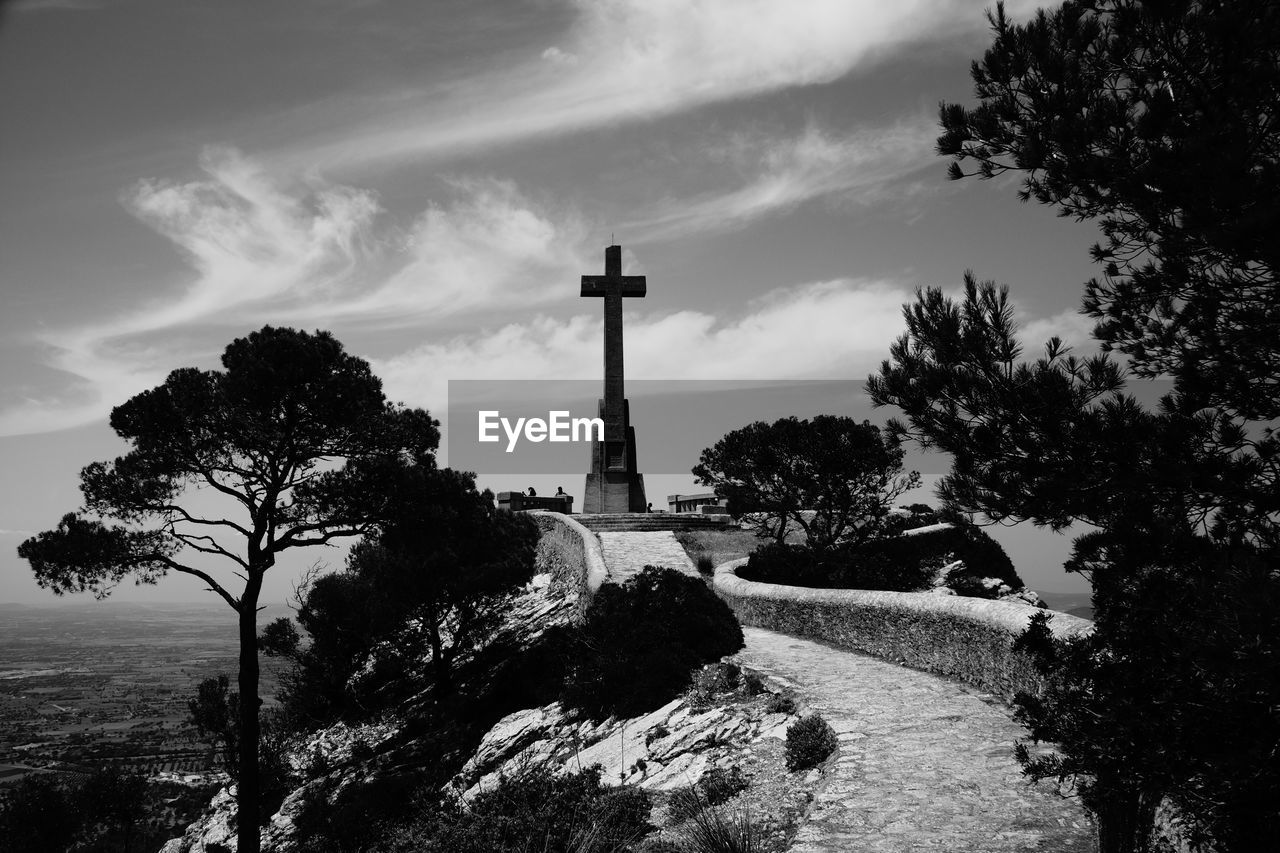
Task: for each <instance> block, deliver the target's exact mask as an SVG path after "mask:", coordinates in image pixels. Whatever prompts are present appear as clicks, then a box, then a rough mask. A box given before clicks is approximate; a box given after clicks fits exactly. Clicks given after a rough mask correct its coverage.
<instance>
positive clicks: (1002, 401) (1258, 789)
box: [868, 276, 1280, 853]
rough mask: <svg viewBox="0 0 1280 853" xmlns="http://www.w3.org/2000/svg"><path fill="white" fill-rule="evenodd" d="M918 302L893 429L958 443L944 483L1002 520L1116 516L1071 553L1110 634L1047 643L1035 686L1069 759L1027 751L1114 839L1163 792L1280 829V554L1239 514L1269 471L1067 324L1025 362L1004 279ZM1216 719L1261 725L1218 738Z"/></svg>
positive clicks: (899, 348) (896, 364) (1042, 773)
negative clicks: (1155, 401) (1211, 730)
mask: <svg viewBox="0 0 1280 853" xmlns="http://www.w3.org/2000/svg"><path fill="white" fill-rule="evenodd" d="M904 313H905V316H906V321H907V334H906V335H904V336H903V337H902V338H901V339H900V340H899V341H897V342H896V343H895V344H894V345H893V348H892V350H891V358H890V360H888V361H886V362H885V363H884V365H883V366H882V368H881V370H880V373H879V374H878V375H876V376H873V377H871V379H870V380H869V381H868V391H869V393H870V395H871V398H872V400H873V401H875V402H876V403H877V404H892V405H896V406H898V407H899V408H900V409H901V410H902V411H903V413H904V414H905V416H906V423H903V422H899V421H893V422H891V423H890V429H891V430H893V431H894V432H895V434H897V435H900V436H904V437H909V438H912V439H914V440H916V441H918V442H920V443H921V444H922V445H924V446H926V447H933V448H937V449H940V450H944V451H946V452H948V453H950V454H951V456H952V469H951V472H950V473H949V474H948V475H947V477H946V478H944V479H943V481H942V482H941V483H940V485H939V488H938V492H939V496H940V497H942V498H943V499H944V501H946V502H947V504H948V505H949V506H950V507H952V508H955V509H958V510H961V511H964V512H976V513H982V514H984V515H985V516H987V517H988V518H991V519H997V520H1011V521H1022V520H1030V521H1032V522H1034V523H1036V524H1039V525H1045V526H1049V527H1051V528H1054V529H1059V530H1061V529H1065V528H1066V527H1068V526H1070V525H1071V524H1073V523H1076V522H1081V521H1083V522H1087V523H1089V524H1092V525H1095V526H1097V527H1098V528H1099V530H1097V531H1095V532H1092V533H1089V534H1087V535H1085V536H1082V537H1080V538H1078V539H1077V540H1076V543H1075V548H1074V551H1073V556H1072V559H1071V561H1070V562H1069V563H1068V564H1067V568H1068V570H1070V571H1077V572H1080V573H1082V574H1084V575H1085V576H1086V577H1088V578H1089V579H1090V580H1091V582H1092V584H1093V587H1094V605H1095V618H1096V632H1095V635H1094V637H1093V638H1092V639H1091V640H1090V641H1088V643H1084V644H1080V645H1079V646H1078V647H1077V648H1076V649H1075V650H1074V651H1073V652H1071V653H1064V654H1063V655H1061V656H1055V655H1050V654H1041V655H1040V656H1039V660H1040V662H1041V663H1042V664H1043V669H1044V672H1045V674H1046V675H1047V676H1048V678H1049V682H1048V685H1049V686H1048V688H1047V689H1046V692H1045V695H1044V696H1042V697H1022V698H1021V699H1020V700H1019V702H1020V705H1021V707H1022V715H1023V720H1024V722H1026V723H1027V724H1028V725H1029V727H1030V728H1031V731H1032V734H1033V735H1034V736H1035V737H1037V738H1046V739H1053V740H1056V741H1058V742H1059V743H1060V744H1061V747H1060V748H1061V754H1062V758H1061V760H1051V761H1044V760H1038V759H1036V760H1032V759H1030V756H1029V755H1028V754H1027V753H1025V752H1024V753H1023V758H1024V759H1026V763H1025V766H1026V768H1027V770H1028V771H1029V772H1030V773H1031V774H1032V775H1034V776H1037V777H1041V778H1043V777H1046V776H1057V777H1060V778H1062V779H1064V780H1066V779H1071V780H1073V781H1074V782H1076V784H1077V787H1078V790H1079V791H1080V793H1081V796H1082V798H1083V801H1084V803H1085V805H1086V806H1087V807H1088V808H1089V809H1090V811H1091V812H1093V814H1094V815H1095V816H1096V818H1097V820H1098V824H1099V838H1100V842H1101V846H1102V850H1103V851H1104V853H1111V852H1112V851H1136V850H1141V849H1143V845H1144V844H1145V842H1146V833H1148V832H1149V831H1150V828H1151V820H1152V817H1153V815H1154V812H1155V809H1156V807H1157V806H1158V805H1159V803H1160V801H1161V800H1162V799H1163V798H1165V797H1169V798H1171V799H1173V800H1174V801H1175V802H1177V803H1178V804H1179V805H1180V806H1183V807H1184V808H1185V809H1186V811H1187V814H1188V816H1189V817H1190V818H1191V819H1192V821H1193V822H1194V823H1196V824H1197V825H1198V826H1199V827H1200V828H1201V829H1202V830H1204V831H1205V832H1206V833H1208V834H1210V835H1212V836H1213V837H1215V838H1217V839H1219V840H1220V841H1223V842H1224V843H1228V847H1227V849H1230V850H1264V849H1269V846H1270V845H1273V844H1275V843H1280V813H1277V810H1276V809H1275V808H1274V806H1272V807H1268V808H1263V809H1262V810H1261V811H1258V810H1257V808H1255V807H1256V806H1258V805H1259V804H1263V803H1267V802H1272V803H1274V802H1275V801H1276V797H1277V796H1278V795H1280V776H1277V774H1276V772H1275V771H1274V762H1273V761H1272V759H1271V757H1270V756H1271V755H1272V754H1274V751H1275V749H1276V748H1280V718H1276V716H1275V715H1274V713H1272V712H1271V711H1268V710H1266V709H1268V708H1274V707H1277V706H1280V690H1278V689H1277V688H1276V687H1275V685H1276V684H1280V669H1278V668H1277V664H1276V661H1277V660H1280V656H1278V655H1277V654H1276V650H1277V648H1280V622H1278V621H1277V619H1276V618H1275V615H1274V612H1273V611H1272V610H1271V609H1270V608H1273V607H1274V603H1275V601H1276V600H1277V596H1280V578H1277V576H1276V574H1275V572H1274V569H1273V568H1271V566H1273V565H1274V561H1275V558H1276V556H1277V555H1276V553H1275V550H1274V549H1270V548H1268V547H1267V546H1266V544H1265V543H1266V542H1267V541H1269V539H1270V531H1267V530H1265V529H1262V525H1261V524H1259V521H1260V519H1259V518H1258V517H1257V516H1254V517H1253V520H1252V522H1251V523H1250V524H1249V525H1248V526H1246V525H1244V524H1241V517H1240V516H1238V515H1233V514H1232V510H1233V507H1234V506H1236V505H1237V504H1236V503H1235V502H1236V501H1237V500H1238V499H1239V496H1240V495H1247V494H1250V493H1253V494H1255V495H1257V496H1258V497H1259V499H1262V498H1263V497H1265V496H1264V495H1263V492H1264V490H1265V488H1266V485H1265V479H1266V476H1267V474H1265V473H1263V474H1262V475H1261V477H1260V478H1259V476H1258V468H1257V466H1256V465H1255V464H1254V463H1253V461H1252V460H1250V459H1248V458H1247V457H1244V456H1241V455H1238V454H1233V453H1231V452H1229V451H1228V452H1224V450H1223V448H1222V433H1221V430H1220V421H1219V420H1218V419H1216V418H1215V417H1213V415H1212V413H1208V414H1197V415H1187V414H1184V413H1182V412H1181V411H1180V410H1179V407H1178V405H1177V402H1176V400H1171V399H1166V400H1165V401H1164V403H1163V404H1162V406H1161V408H1160V409H1159V410H1157V411H1155V412H1152V411H1148V410H1146V409H1144V408H1143V407H1142V406H1141V405H1139V403H1138V402H1137V401H1136V400H1135V399H1134V398H1133V397H1131V396H1129V395H1127V394H1125V393H1124V378H1123V376H1122V375H1121V373H1120V371H1119V369H1118V367H1117V366H1116V365H1115V364H1114V363H1113V362H1111V361H1110V360H1109V359H1108V358H1107V357H1105V356H1096V357H1094V358H1090V359H1085V360H1079V359H1076V358H1075V357H1073V356H1071V355H1070V354H1069V353H1068V352H1067V351H1066V350H1065V348H1064V347H1062V345H1061V343H1060V342H1058V341H1057V340H1053V341H1051V342H1050V343H1049V344H1048V345H1047V347H1046V350H1045V354H1044V356H1043V357H1042V358H1040V359H1038V360H1037V361H1035V362H1033V363H1028V362H1023V361H1021V360H1020V356H1021V350H1020V347H1019V345H1018V343H1017V340H1016V338H1015V332H1016V329H1015V328H1014V324H1013V320H1012V308H1011V306H1010V305H1009V303H1008V295H1007V290H1004V289H997V288H996V287H995V286H994V285H993V284H991V283H989V282H988V283H985V284H983V285H978V284H977V283H976V282H975V281H974V280H973V278H972V276H968V277H966V281H965V297H964V299H963V300H962V301H961V302H960V303H956V302H953V301H952V300H949V299H947V298H945V297H943V295H942V294H941V292H940V291H937V290H928V291H925V292H923V293H921V294H919V295H918V297H917V301H916V303H915V304H913V305H910V306H907V309H906V311H905V312H904ZM1259 479H1261V480H1262V482H1259ZM1224 516H1225V518H1224ZM1251 529H1252V530H1255V531H1257V532H1258V533H1259V534H1261V535H1258V536H1256V537H1249V538H1247V535H1248V533H1249V532H1250V530H1251ZM1242 578H1247V579H1248V580H1249V582H1250V583H1244V582H1243V581H1242ZM1250 584H1252V591H1250V592H1246V589H1248V588H1249V587H1250ZM1169 585H1173V586H1174V587H1181V588H1184V589H1185V590H1194V591H1195V593H1194V594H1190V595H1173V594H1171V593H1170V591H1169ZM1215 602H1216V603H1215ZM1211 604H1212V607H1211V606H1210V605H1211ZM1232 611H1234V615H1232V616H1230V617H1229V618H1225V617H1227V614H1229V613H1232ZM1207 613H1212V614H1214V615H1213V617H1212V618H1206V614H1207ZM1219 618H1223V619H1224V621H1221V622H1219V621H1218V619H1219ZM1242 624H1243V625H1248V626H1249V629H1248V630H1247V631H1246V632H1245V633H1246V634H1247V635H1248V636H1249V637H1250V640H1249V641H1248V642H1246V643H1243V644H1242V645H1241V644H1237V641H1239V640H1240V639H1241V636H1240V635H1241V631H1240V628H1239V626H1240V625H1242ZM1175 625H1179V626H1181V630H1182V631H1184V632H1185V636H1183V637H1179V638H1178V641H1177V642H1174V641H1171V635H1172V633H1174V631H1173V628H1172V626H1175ZM1042 645H1043V644H1042ZM1230 648H1235V649H1236V651H1235V652H1234V653H1228V652H1227V649H1230ZM1208 650H1212V651H1208ZM1187 679H1191V681H1190V682H1188V681H1187ZM1214 719H1217V720H1220V721H1222V722H1223V724H1227V722H1228V721H1241V724H1246V723H1247V725H1248V726H1249V727H1250V734H1249V736H1248V737H1247V738H1242V737H1232V738H1226V737H1221V738H1219V737H1215V738H1206V737H1205V731H1204V726H1205V725H1208V724H1211V723H1212V721H1213V720H1214ZM1228 743H1231V744H1233V745H1237V746H1238V745H1241V744H1244V743H1247V751H1242V752H1239V753H1234V752H1232V751H1230V750H1224V746H1225V745H1226V744H1228ZM1255 839H1256V840H1255Z"/></svg>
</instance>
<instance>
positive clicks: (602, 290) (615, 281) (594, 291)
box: [579, 275, 647, 296]
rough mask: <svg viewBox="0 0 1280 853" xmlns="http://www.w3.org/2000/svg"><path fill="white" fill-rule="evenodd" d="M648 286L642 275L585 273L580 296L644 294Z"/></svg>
mask: <svg viewBox="0 0 1280 853" xmlns="http://www.w3.org/2000/svg"><path fill="white" fill-rule="evenodd" d="M646 290H647V288H646V287H645V279H644V276H642V275H584V276H583V277H582V293H581V294H579V295H580V296H609V295H611V294H617V295H618V296H644V295H645V291H646Z"/></svg>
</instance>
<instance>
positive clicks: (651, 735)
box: [644, 723, 671, 746]
mask: <svg viewBox="0 0 1280 853" xmlns="http://www.w3.org/2000/svg"><path fill="white" fill-rule="evenodd" d="M669 734H671V729H669V728H667V727H666V726H664V725H662V723H658V725H656V726H654V727H653V728H651V729H649V731H648V733H647V734H645V736H644V745H645V746H648V745H649V744H651V743H653V742H654V741H655V740H662V739H663V738H664V737H666V736H667V735H669Z"/></svg>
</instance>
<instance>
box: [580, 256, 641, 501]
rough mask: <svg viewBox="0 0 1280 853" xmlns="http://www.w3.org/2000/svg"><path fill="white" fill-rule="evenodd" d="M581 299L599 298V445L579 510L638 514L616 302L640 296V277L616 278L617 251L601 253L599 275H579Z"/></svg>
mask: <svg viewBox="0 0 1280 853" xmlns="http://www.w3.org/2000/svg"><path fill="white" fill-rule="evenodd" d="M581 295H582V296H599V297H602V298H603V299H604V398H603V399H602V400H600V402H599V406H600V419H601V420H603V421H604V439H603V441H599V440H597V441H594V442H592V445H591V473H589V474H587V483H586V490H585V492H584V493H583V496H582V511H583V512H644V511H645V509H646V507H647V504H646V502H645V496H644V476H643V475H642V474H640V472H639V471H638V470H637V469H636V431H635V429H634V428H633V427H632V426H631V412H630V410H629V407H628V405H627V398H626V395H625V390H624V388H623V386H622V298H623V297H624V296H644V295H645V283H644V276H642V275H623V274H622V247H621V246H609V247H608V248H606V249H605V250H604V275H584V276H583V277H582V294H581Z"/></svg>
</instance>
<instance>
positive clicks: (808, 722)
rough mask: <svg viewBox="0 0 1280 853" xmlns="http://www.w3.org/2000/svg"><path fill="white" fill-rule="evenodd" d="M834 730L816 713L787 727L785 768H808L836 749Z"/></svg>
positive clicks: (838, 743) (814, 765)
mask: <svg viewBox="0 0 1280 853" xmlns="http://www.w3.org/2000/svg"><path fill="white" fill-rule="evenodd" d="M839 745H840V741H839V740H837V739H836V730H835V729H833V728H831V724H830V723H828V722H827V721H826V720H824V719H822V717H821V716H820V715H818V714H810V715H809V716H807V717H801V718H800V719H799V720H797V721H796V722H794V723H792V724H791V725H790V726H788V727H787V769H788V770H791V771H793V772H794V771H796V770H808V769H809V768H810V767H816V766H817V765H818V764H820V763H822V762H823V761H824V760H825V759H826V757H827V756H828V755H830V754H831V753H833V752H835V751H836V747H837V746H839Z"/></svg>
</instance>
